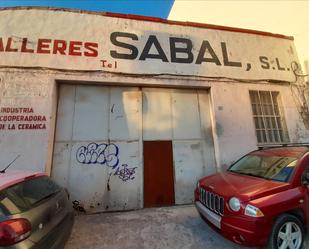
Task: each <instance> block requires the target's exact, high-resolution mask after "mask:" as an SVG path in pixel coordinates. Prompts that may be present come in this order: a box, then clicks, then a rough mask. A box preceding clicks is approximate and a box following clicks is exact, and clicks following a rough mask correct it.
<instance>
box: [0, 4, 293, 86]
mask: <svg viewBox="0 0 309 249" xmlns="http://www.w3.org/2000/svg"><path fill="white" fill-rule="evenodd" d="M38 20H40V21H39V22H38ZM0 23H2V24H4V25H1V26H0V58H1V60H0V65H1V66H10V67H14V66H19V67H44V68H53V69H67V70H69V69H71V70H83V71H86V70H88V71H105V72H106V71H108V72H122V73H127V74H173V75H193V76H203V77H223V78H236V79H240V78H241V79H259V80H260V79H273V80H282V81H286V80H289V81H292V80H293V79H294V74H293V72H292V71H293V68H292V62H294V61H297V54H296V50H295V47H294V43H293V41H292V40H291V39H288V38H287V37H285V38H282V37H281V38H278V36H277V37H274V36H272V35H260V34H257V33H254V32H243V31H242V32H240V31H236V32H235V30H234V31H231V30H228V29H225V30H224V29H221V30H219V29H214V28H201V27H194V26H190V25H187V24H183V25H175V24H165V23H161V22H153V21H144V20H139V21H136V20H130V19H125V18H118V17H110V16H105V15H104V14H96V13H92V14H88V13H79V12H73V11H65V10H59V9H58V10H51V9H49V10H48V9H35V8H30V9H14V10H11V9H8V10H6V9H3V10H0Z"/></svg>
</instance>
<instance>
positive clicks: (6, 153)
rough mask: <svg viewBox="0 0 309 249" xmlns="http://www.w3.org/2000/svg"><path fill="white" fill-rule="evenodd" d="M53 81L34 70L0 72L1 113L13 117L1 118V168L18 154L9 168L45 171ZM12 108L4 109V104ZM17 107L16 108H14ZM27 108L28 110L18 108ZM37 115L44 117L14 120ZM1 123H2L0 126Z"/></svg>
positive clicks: (5, 116)
mask: <svg viewBox="0 0 309 249" xmlns="http://www.w3.org/2000/svg"><path fill="white" fill-rule="evenodd" d="M52 87H53V83H52V81H50V79H49V78H48V77H38V76H37V74H36V73H30V74H26V75H24V74H18V73H9V72H5V70H1V72H0V116H1V118H2V120H3V119H5V118H9V117H10V118H11V119H12V118H14V117H15V120H14V121H13V120H12V121H0V124H1V125H2V126H1V129H0V152H1V156H0V165H1V168H3V167H4V166H5V165H8V164H9V163H10V162H11V161H13V159H14V158H15V157H16V156H18V155H20V158H19V159H18V160H17V161H16V162H15V163H14V164H13V165H12V166H11V168H23V169H32V170H38V171H44V170H45V167H46V162H47V155H48V137H49V132H50V123H49V120H50V118H51V110H52V105H51V98H52ZM10 107H13V108H15V109H14V110H13V112H10V113H7V112H6V111H4V110H3V108H10ZM16 108H18V111H17V110H16ZM19 108H28V110H29V111H30V110H31V108H32V110H31V111H30V113H29V112H28V111H26V112H23V111H21V112H20V111H19V110H20V109H19ZM33 116H36V117H37V116H40V117H41V118H44V119H46V121H16V119H17V118H19V120H20V119H21V118H24V119H25V118H29V117H30V118H31V117H33ZM30 124H33V125H40V126H41V127H43V125H45V126H46V128H43V129H29V127H28V128H27V129H25V128H26V125H30ZM3 126H4V127H3Z"/></svg>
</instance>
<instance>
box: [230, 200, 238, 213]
mask: <svg viewBox="0 0 309 249" xmlns="http://www.w3.org/2000/svg"><path fill="white" fill-rule="evenodd" d="M229 206H230V208H231V209H232V210H233V211H234V212H238V211H239V210H240V200H239V199H238V198H236V197H232V198H231V199H230V201H229Z"/></svg>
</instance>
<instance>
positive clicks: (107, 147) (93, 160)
mask: <svg viewBox="0 0 309 249" xmlns="http://www.w3.org/2000/svg"><path fill="white" fill-rule="evenodd" d="M76 160H77V161H78V162H79V163H81V164H101V165H104V166H107V167H109V168H112V169H113V172H112V173H111V175H114V176H118V177H119V178H120V179H121V180H122V181H124V182H126V181H128V180H133V179H134V178H135V176H134V175H135V169H136V168H137V167H129V166H128V165H127V164H120V163H119V147H118V146H117V145H115V144H113V143H109V144H106V143H101V144H97V143H90V144H88V145H87V146H81V147H79V148H78V150H77V152H76Z"/></svg>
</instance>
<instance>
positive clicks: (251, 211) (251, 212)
mask: <svg viewBox="0 0 309 249" xmlns="http://www.w3.org/2000/svg"><path fill="white" fill-rule="evenodd" d="M245 215H247V216H251V217H262V216H264V214H263V213H262V211H261V210H260V209H259V208H257V207H255V206H252V205H250V204H248V205H247V206H246V208H245Z"/></svg>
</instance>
